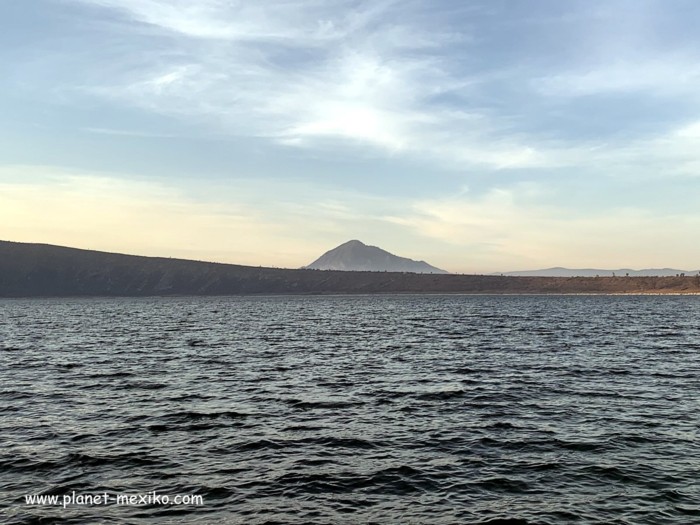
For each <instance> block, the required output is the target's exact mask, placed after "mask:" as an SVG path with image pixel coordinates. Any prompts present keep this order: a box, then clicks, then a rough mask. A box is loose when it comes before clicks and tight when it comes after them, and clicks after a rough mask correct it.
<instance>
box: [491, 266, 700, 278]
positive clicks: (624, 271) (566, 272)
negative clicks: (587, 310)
mask: <svg viewBox="0 0 700 525" xmlns="http://www.w3.org/2000/svg"><path fill="white" fill-rule="evenodd" d="M698 273H700V270H695V271H688V270H675V269H673V268H646V269H644V270H631V269H629V268H621V269H618V270H601V269H596V268H578V269H571V268H562V267H561V266H557V267H556V268H546V269H544V270H523V271H517V272H503V273H498V274H494V275H508V276H511V277H614V276H617V277H625V276H628V277H674V276H676V275H681V274H685V275H697V274H698Z"/></svg>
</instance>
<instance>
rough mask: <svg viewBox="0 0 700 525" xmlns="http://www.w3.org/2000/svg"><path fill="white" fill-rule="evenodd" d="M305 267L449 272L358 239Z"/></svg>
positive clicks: (375, 270) (374, 270)
mask: <svg viewBox="0 0 700 525" xmlns="http://www.w3.org/2000/svg"><path fill="white" fill-rule="evenodd" d="M305 268H307V269H310V270H339V271H344V272H348V271H350V272H411V273H441V274H445V273H449V272H446V271H445V270H441V269H440V268H436V267H435V266H431V265H429V264H428V263H427V262H425V261H414V260H413V259H407V258H406V257H399V256H398V255H394V254H391V253H389V252H387V251H385V250H382V249H381V248H377V247H376V246H367V245H366V244H364V243H362V242H360V241H348V242H346V243H345V244H341V245H340V246H338V247H337V248H333V249H332V250H330V251H327V252H326V253H324V254H323V255H321V257H319V258H318V259H316V260H315V261H314V262H312V263H311V264H309V265H308V266H305Z"/></svg>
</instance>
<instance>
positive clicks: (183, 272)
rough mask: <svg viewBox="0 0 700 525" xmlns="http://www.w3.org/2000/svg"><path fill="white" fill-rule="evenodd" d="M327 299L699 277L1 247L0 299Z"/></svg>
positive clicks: (674, 287) (669, 287) (691, 288)
mask: <svg viewBox="0 0 700 525" xmlns="http://www.w3.org/2000/svg"><path fill="white" fill-rule="evenodd" d="M327 293H340V294H344V293H483V294H487V293H488V294H504V293H510V294H548V293H700V277H697V276H692V277H691V276H687V277H600V278H590V277H572V278H556V277H503V276H497V275H450V274H448V275H435V274H432V275H431V274H415V273H391V272H351V271H330V270H329V271H321V270H310V269H302V270H281V269H275V268H256V267H251V266H240V265H235V264H218V263H209V262H198V261H187V260H182V259H167V258H162V257H142V256H134V255H122V254H116V253H106V252H98V251H91V250H80V249H76V248H66V247H62V246H52V245H47V244H27V243H16V242H7V241H0V297H70V296H163V295H236V294H327Z"/></svg>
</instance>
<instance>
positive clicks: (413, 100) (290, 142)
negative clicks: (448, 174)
mask: <svg viewBox="0 0 700 525" xmlns="http://www.w3.org/2000/svg"><path fill="white" fill-rule="evenodd" d="M78 1H80V2H81V3H83V4H88V5H91V6H93V7H99V8H109V9H111V10H113V11H115V12H119V13H121V14H122V15H124V16H127V17H128V18H129V19H130V20H131V21H132V23H131V24H129V23H125V24H122V25H119V26H118V27H117V29H115V31H119V32H126V33H132V34H139V38H143V35H142V34H141V33H142V30H140V29H139V28H138V27H135V26H134V25H133V22H139V23H143V24H147V25H148V26H149V27H153V28H155V29H156V30H157V31H160V32H161V35H160V37H161V38H166V40H159V45H157V46H153V48H152V49H149V47H148V46H147V45H145V46H144V47H143V49H142V52H141V53H140V54H138V55H137V54H134V55H133V56H129V57H124V58H123V59H122V60H123V61H124V62H123V63H122V65H121V67H115V66H114V65H112V66H111V70H110V72H111V74H110V75H109V78H107V79H105V80H106V81H104V82H91V83H87V84H85V85H84V86H83V87H82V91H83V92H88V93H92V94H97V95H99V96H102V97H107V98H109V99H111V100H113V101H119V102H121V103H126V104H129V105H135V106H138V107H141V108H145V109H148V110H151V111H156V112H159V113H163V114H168V115H176V116H178V117H181V118H188V119H192V120H194V121H196V122H203V121H208V122H209V123H210V124H213V125H214V126H220V127H221V128H222V129H224V130H228V131H229V132H230V133H233V134H245V135H249V136H250V135H252V136H257V137H261V138H265V139H268V140H270V141H273V142H277V143H279V144H283V145H287V146H295V147H302V148H316V149H319V150H325V151H329V152H334V151H339V150H340V151H342V150H349V151H352V152H353V153H354V154H357V153H358V152H359V153H360V154H366V153H371V154H372V153H373V154H377V153H379V154H387V155H401V156H404V157H407V158H414V159H418V160H420V159H423V160H427V161H430V162H438V163H440V164H442V165H445V166H449V167H464V166H483V167H487V168H495V169H509V168H520V167H533V166H548V165H551V164H552V162H553V160H552V152H551V151H549V150H550V149H551V148H549V147H547V146H546V145H544V146H543V145H540V144H535V143H533V141H532V140H530V139H529V138H528V137H527V136H525V135H523V134H515V133H510V132H509V130H508V129H507V127H508V124H505V125H504V122H500V121H499V120H500V119H499V117H498V116H497V115H495V114H494V113H493V112H492V111H489V110H486V109H485V108H483V107H478V104H476V103H475V102H476V97H475V99H474V102H470V101H469V96H470V91H471V90H475V89H481V87H478V86H479V85H480V83H483V78H482V75H481V74H476V73H471V72H469V71H467V70H463V69H460V68H454V67H453V66H454V64H453V63H452V62H451V60H450V57H449V54H451V53H453V52H454V50H453V49H452V47H453V46H454V45H455V44H456V43H459V44H461V45H468V43H469V41H470V38H471V36H470V35H469V33H468V32H462V33H456V32H454V31H449V30H442V29H441V30H437V26H435V24H437V23H438V22H439V21H438V20H436V19H437V18H439V17H440V16H443V17H444V16H449V12H447V11H449V10H446V12H445V13H441V14H431V15H430V16H428V15H427V14H426V12H424V9H425V6H424V5H423V4H422V3H420V2H402V3H397V2H390V1H384V2H358V1H340V2H330V3H329V2H318V1H317V0H299V1H288V2H273V3H269V2H267V3H264V4H250V3H243V2H221V1H217V0H202V1H201V2H196V3H192V2H180V1H177V0H170V1H165V0H158V1H156V0H143V1H141V0H139V1H135V0H134V1H131V0H127V1H123V2H122V1H119V2H117V1H116V0H78ZM425 24H433V25H427V26H426V25H425ZM152 38H155V37H152ZM147 41H148V40H146V42H147ZM115 71H116V72H115ZM482 87H483V86H482ZM450 97H456V99H455V100H457V102H458V103H460V102H459V101H461V102H466V104H464V105H462V107H459V108H458V109H457V108H456V107H455V103H454V102H453V103H449V104H447V103H445V102H444V100H443V101H441V99H445V100H446V99H449V98H450ZM465 115H467V116H468V118H464V116H465ZM363 152H364V153H363Z"/></svg>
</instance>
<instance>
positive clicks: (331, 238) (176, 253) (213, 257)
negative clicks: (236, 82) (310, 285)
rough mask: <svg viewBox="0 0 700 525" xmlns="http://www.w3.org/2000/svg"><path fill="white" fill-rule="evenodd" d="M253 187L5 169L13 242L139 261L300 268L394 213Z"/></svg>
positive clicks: (3, 207) (324, 195) (354, 198)
mask: <svg viewBox="0 0 700 525" xmlns="http://www.w3.org/2000/svg"><path fill="white" fill-rule="evenodd" d="M274 185H275V188H276V190H277V191H276V192H274V193H271V192H270V191H269V187H268V186H262V187H261V186H260V185H259V184H258V183H257V181H255V180H252V179H237V180H236V181H233V182H226V183H221V184H219V185H216V184H214V183H212V184H211V187H210V188H209V189H208V190H209V191H207V195H206V196H202V195H200V194H198V191H197V188H196V187H190V186H188V185H187V184H185V185H183V184H180V185H178V184H174V183H167V182H165V181H161V182H153V181H147V180H143V179H139V178H136V177H134V176H131V175H128V174H123V173H121V174H113V173H111V174H110V173H99V172H97V173H96V172H91V171H81V170H73V169H65V168H59V167H54V166H0V223H2V224H3V225H4V227H3V236H5V238H6V239H11V240H15V241H25V242H47V243H52V244H61V245H67V246H75V247H81V248H89V249H99V250H105V251H119V252H125V253H134V254H140V255H153V256H172V257H182V258H195V259H202V260H210V261H218V262H231V263H237V264H249V265H254V266H257V265H269V266H280V267H291V268H294V267H300V266H302V265H304V264H308V263H309V262H310V261H311V260H312V259H313V258H315V257H317V256H318V255H319V254H320V253H322V252H324V251H326V250H328V249H329V248H331V247H332V246H333V245H334V244H339V243H340V242H344V241H345V240H348V239H349V238H351V237H353V236H354V233H355V232H357V230H358V229H361V230H365V231H371V230H372V229H376V227H377V225H378V224H379V223H380V222H381V220H380V219H379V218H378V217H376V216H375V212H376V211H377V210H379V209H384V210H386V209H392V205H391V203H388V202H385V201H383V200H381V199H376V198H373V197H367V196H364V195H361V194H357V193H353V192H351V191H347V190H345V191H342V192H341V191H338V190H332V189H323V188H318V187H315V186H309V185H307V184H305V183H303V182H297V181H289V180H280V181H277V182H276V183H275V184H274Z"/></svg>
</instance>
